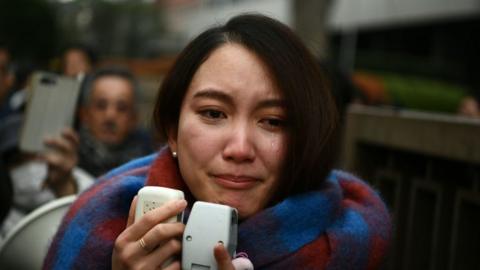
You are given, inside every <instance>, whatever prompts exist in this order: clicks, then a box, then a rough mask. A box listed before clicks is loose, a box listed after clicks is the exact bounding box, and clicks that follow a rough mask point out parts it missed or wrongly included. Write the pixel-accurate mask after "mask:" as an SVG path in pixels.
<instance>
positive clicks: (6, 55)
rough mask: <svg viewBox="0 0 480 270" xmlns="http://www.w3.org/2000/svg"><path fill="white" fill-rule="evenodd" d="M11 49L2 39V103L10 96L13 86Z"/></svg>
mask: <svg viewBox="0 0 480 270" xmlns="http://www.w3.org/2000/svg"><path fill="white" fill-rule="evenodd" d="M10 60H11V59H10V50H9V49H8V47H7V46H6V45H5V44H4V43H2V42H1V41H0V104H3V103H4V102H5V100H6V99H7V98H8V96H9V91H10V87H11V81H12V80H11V76H10V75H11V73H10V70H9V65H10Z"/></svg>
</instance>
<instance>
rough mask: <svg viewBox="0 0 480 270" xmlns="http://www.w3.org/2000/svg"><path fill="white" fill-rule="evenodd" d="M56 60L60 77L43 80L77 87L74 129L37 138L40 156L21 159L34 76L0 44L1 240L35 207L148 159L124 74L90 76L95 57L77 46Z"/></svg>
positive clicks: (131, 80)
mask: <svg viewBox="0 0 480 270" xmlns="http://www.w3.org/2000/svg"><path fill="white" fill-rule="evenodd" d="M60 59H61V61H60V62H61V65H60V66H61V69H60V70H58V71H49V72H56V73H58V75H61V76H65V77H71V78H73V79H74V80H77V81H78V83H79V85H80V95H79V99H78V102H77V106H76V108H75V115H74V119H73V121H72V122H73V123H74V124H73V125H72V126H65V127H64V129H63V130H62V131H61V132H60V134H52V135H51V136H48V137H46V138H43V142H44V145H45V146H46V149H47V150H46V151H45V152H42V153H32V152H26V151H25V150H23V149H21V147H20V137H21V133H22V130H23V125H24V123H25V115H26V110H27V109H26V108H27V106H28V99H29V97H30V93H31V91H32V90H31V84H30V79H31V75H32V74H33V73H34V72H35V71H37V70H38V68H37V67H36V66H34V65H33V64H31V63H29V62H25V61H21V62H20V61H16V59H12V56H11V54H10V51H9V49H8V48H7V47H6V46H3V45H1V44H0V174H1V175H0V179H1V181H0V185H1V186H0V190H1V193H2V194H1V196H0V198H1V200H2V204H1V205H2V206H1V211H0V225H1V226H0V235H1V237H0V239H1V238H2V237H5V235H6V234H7V232H8V231H9V230H11V229H12V227H13V226H15V224H17V223H18V221H19V220H21V219H22V218H23V217H24V216H25V215H27V214H28V213H29V212H31V211H32V210H34V209H36V208H37V207H39V206H40V205H42V204H44V203H46V202H48V201H51V200H54V199H56V198H59V197H63V196H67V195H72V194H78V193H80V192H82V191H83V190H85V189H86V188H88V187H89V186H90V185H91V184H92V183H93V182H94V181H97V180H95V179H97V178H101V176H102V175H104V174H105V173H107V172H108V171H110V170H111V169H113V168H115V167H117V166H119V165H120V164H123V163H125V162H127V161H129V160H131V159H133V158H135V157H139V156H144V155H147V154H150V153H153V151H154V147H153V143H152V139H151V134H150V131H149V130H145V129H144V128H141V127H140V125H139V124H138V115H137V109H138V108H137V102H138V97H139V89H138V87H139V86H138V83H137V79H136V78H135V76H134V75H133V74H132V73H131V71H129V70H128V69H127V68H124V67H117V66H111V67H108V66H104V67H101V68H97V56H96V54H95V53H94V52H93V51H92V50H91V49H90V48H89V47H87V46H84V45H81V44H74V45H71V46H69V47H67V48H65V50H64V51H63V53H62V55H61V56H60ZM59 113H62V112H59Z"/></svg>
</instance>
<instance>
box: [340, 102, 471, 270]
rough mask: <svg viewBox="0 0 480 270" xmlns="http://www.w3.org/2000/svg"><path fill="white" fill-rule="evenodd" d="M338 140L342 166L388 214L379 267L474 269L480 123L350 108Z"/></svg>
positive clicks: (393, 110)
mask: <svg viewBox="0 0 480 270" xmlns="http://www.w3.org/2000/svg"><path fill="white" fill-rule="evenodd" d="M343 134H344V135H343V136H344V137H343V145H342V147H343V151H342V167H344V168H345V169H346V170H349V171H352V172H354V173H356V174H357V175H359V176H360V177H362V178H364V179H365V180H367V181H368V182H370V183H371V184H372V185H373V186H374V187H375V188H376V189H377V190H378V191H379V192H380V194H381V195H382V197H383V198H384V200H385V202H386V203H387V205H388V207H389V210H390V211H391V214H392V219H393V222H394V228H393V232H394V235H393V240H392V246H391V250H390V253H389V256H388V260H387V261H386V262H385V266H384V269H449V270H453V269H478V267H479V265H480V261H478V259H477V257H479V256H478V255H479V254H480V253H479V250H480V177H479V176H480V120H476V119H469V118H464V117H457V116H452V115H443V114H434V113H426V112H416V111H408V110H398V109H388V108H375V107H367V106H361V105H354V106H351V107H350V108H349V110H348V111H347V114H346V124H345V129H344V132H343Z"/></svg>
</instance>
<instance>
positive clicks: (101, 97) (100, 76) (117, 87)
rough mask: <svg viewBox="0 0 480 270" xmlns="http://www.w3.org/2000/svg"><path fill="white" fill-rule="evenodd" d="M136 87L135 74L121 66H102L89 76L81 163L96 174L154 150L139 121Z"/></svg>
mask: <svg viewBox="0 0 480 270" xmlns="http://www.w3.org/2000/svg"><path fill="white" fill-rule="evenodd" d="M137 87H138V86H137V83H136V81H135V79H134V77H133V75H132V74H131V73H130V72H129V71H128V70H126V69H122V68H116V67H105V68H101V69H98V70H96V71H95V72H94V73H93V74H92V75H91V76H90V77H87V78H86V81H85V85H84V90H85V92H84V93H83V97H82V100H81V105H80V131H79V133H80V146H79V166H80V167H81V168H83V169H85V170H86V171H88V172H89V173H91V174H92V175H94V176H100V175H102V174H104V173H106V172H107V171H109V170H111V169H113V168H115V167H117V166H119V165H120V164H123V163H125V162H127V161H129V160H130V159H132V158H135V157H140V156H143V155H146V154H149V153H151V152H152V151H153V146H152V142H151V138H150V136H149V134H148V133H147V132H146V131H145V130H143V129H141V128H139V127H138V124H137V111H136V101H137V98H138V89H137Z"/></svg>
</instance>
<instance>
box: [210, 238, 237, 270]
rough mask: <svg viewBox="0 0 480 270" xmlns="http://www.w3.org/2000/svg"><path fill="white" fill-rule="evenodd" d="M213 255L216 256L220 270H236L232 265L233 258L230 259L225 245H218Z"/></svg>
mask: <svg viewBox="0 0 480 270" xmlns="http://www.w3.org/2000/svg"><path fill="white" fill-rule="evenodd" d="M213 255H214V256H215V260H216V261H217V265H218V269H219V270H235V268H234V267H233V264H232V258H230V255H229V254H228V251H227V249H226V248H225V246H224V245H223V243H217V244H216V245H215V247H214V248H213Z"/></svg>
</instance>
